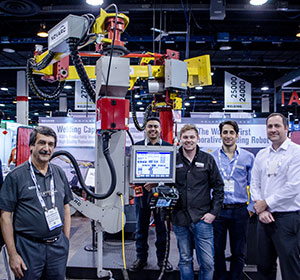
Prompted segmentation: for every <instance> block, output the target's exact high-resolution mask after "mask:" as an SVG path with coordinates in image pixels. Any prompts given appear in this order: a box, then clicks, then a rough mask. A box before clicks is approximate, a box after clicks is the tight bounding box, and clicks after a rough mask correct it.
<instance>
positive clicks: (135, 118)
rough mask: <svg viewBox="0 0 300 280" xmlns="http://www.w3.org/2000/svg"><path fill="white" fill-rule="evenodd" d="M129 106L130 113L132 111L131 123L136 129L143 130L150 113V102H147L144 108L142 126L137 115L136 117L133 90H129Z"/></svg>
mask: <svg viewBox="0 0 300 280" xmlns="http://www.w3.org/2000/svg"><path fill="white" fill-rule="evenodd" d="M130 107H131V113H132V119H133V123H134V126H135V128H136V129H137V130H138V131H143V130H144V129H145V127H146V123H147V119H148V117H149V115H150V112H151V110H152V104H149V105H148V106H147V108H146V110H145V114H144V120H143V124H142V126H141V125H140V124H139V122H138V120H137V117H136V107H135V98H134V91H132V92H131V103H130Z"/></svg>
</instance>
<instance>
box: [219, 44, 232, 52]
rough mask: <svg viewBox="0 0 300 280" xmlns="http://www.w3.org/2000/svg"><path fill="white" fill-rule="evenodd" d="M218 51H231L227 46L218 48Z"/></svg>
mask: <svg viewBox="0 0 300 280" xmlns="http://www.w3.org/2000/svg"><path fill="white" fill-rule="evenodd" d="M219 50H220V51H230V50H231V46H229V45H222V46H221V47H220V48H219Z"/></svg>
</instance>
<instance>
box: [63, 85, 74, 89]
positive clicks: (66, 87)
mask: <svg viewBox="0 0 300 280" xmlns="http://www.w3.org/2000/svg"><path fill="white" fill-rule="evenodd" d="M64 89H72V86H70V85H66V86H64Z"/></svg>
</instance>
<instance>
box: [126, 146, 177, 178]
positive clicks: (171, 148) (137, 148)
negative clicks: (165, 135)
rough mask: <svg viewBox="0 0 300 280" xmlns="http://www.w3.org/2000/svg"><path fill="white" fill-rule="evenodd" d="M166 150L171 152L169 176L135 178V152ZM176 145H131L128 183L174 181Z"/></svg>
mask: <svg viewBox="0 0 300 280" xmlns="http://www.w3.org/2000/svg"><path fill="white" fill-rule="evenodd" d="M148 151H150V152H167V153H171V168H170V172H171V173H172V174H170V175H171V176H170V177H168V178H161V177H159V178H153V177H146V178H145V177H144V178H136V176H135V170H136V155H137V152H148ZM176 152H177V150H176V147H175V146H145V145H140V146H139V145H136V146H132V147H131V160H130V183H133V184H137V183H140V184H144V183H175V173H176Z"/></svg>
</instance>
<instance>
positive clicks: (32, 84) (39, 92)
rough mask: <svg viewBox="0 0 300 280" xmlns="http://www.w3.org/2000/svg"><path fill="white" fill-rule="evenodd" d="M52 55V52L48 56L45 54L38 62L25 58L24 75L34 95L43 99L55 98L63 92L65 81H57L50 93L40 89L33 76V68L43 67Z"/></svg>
mask: <svg viewBox="0 0 300 280" xmlns="http://www.w3.org/2000/svg"><path fill="white" fill-rule="evenodd" d="M53 57H54V56H53V53H52V54H50V55H49V56H48V55H47V56H45V58H44V59H43V60H42V61H41V62H40V63H38V64H35V63H34V61H33V59H32V58H31V59H28V60H27V67H26V77H27V80H28V83H29V86H30V88H31V90H32V91H33V93H34V94H35V95H36V96H38V97H39V98H41V99H44V100H54V99H57V98H58V96H59V95H60V94H61V93H62V92H63V89H64V86H65V83H66V82H65V81H61V82H59V83H58V86H57V88H56V89H55V90H54V91H53V92H52V93H47V92H44V91H42V90H41V89H40V88H39V87H38V85H37V84H36V82H35V79H34V77H33V69H35V70H42V69H44V68H45V67H47V66H48V65H49V63H50V62H51V60H52V58H53Z"/></svg>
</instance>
